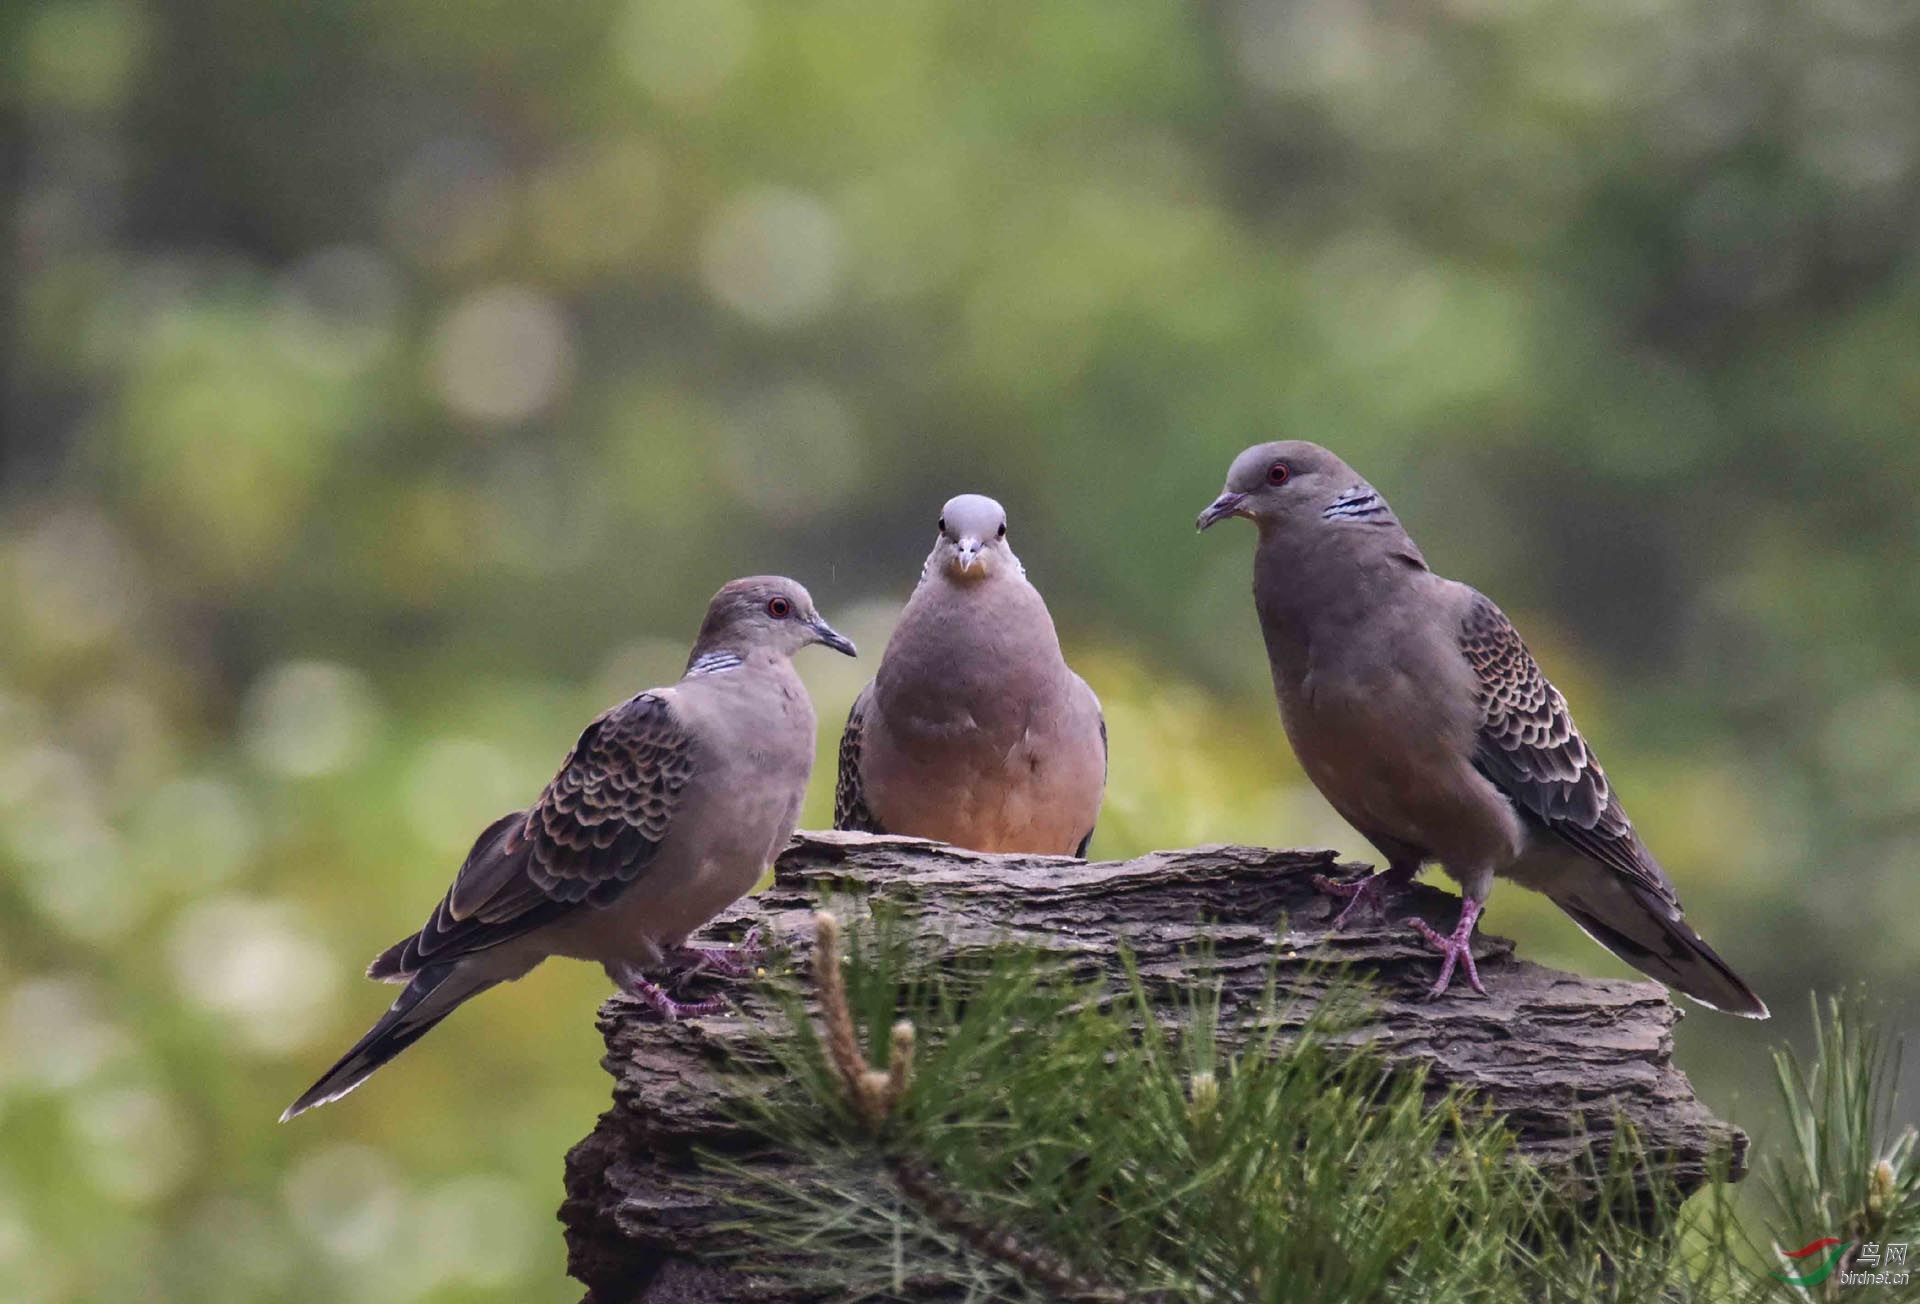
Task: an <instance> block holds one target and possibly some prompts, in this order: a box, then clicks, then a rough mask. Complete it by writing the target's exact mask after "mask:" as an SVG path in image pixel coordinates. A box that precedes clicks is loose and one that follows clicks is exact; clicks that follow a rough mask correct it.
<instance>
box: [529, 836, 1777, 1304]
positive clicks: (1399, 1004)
mask: <svg viewBox="0 0 1920 1304" xmlns="http://www.w3.org/2000/svg"><path fill="white" fill-rule="evenodd" d="M1364 872H1366V868H1365V867H1364V866H1360V865H1350V864H1341V863H1338V862H1337V861H1336V859H1335V856H1334V853H1332V852H1330V851H1281V850H1269V849H1266V848H1260V847H1245V846H1206V847H1195V848H1191V849H1188V850H1181V851H1157V852H1154V853H1152V854H1150V855H1146V856H1141V857H1139V858H1138V859H1134V860H1125V861H1100V862H1092V863H1082V862H1079V861H1073V860H1065V859H1059V858H1053V857H1044V856H995V855H985V854H981V853H977V852H969V851H961V850H959V849H957V848H953V847H949V846H945V845H943V844H940V843H931V842H923V841H920V840H918V839H913V838H894V837H873V836H869V835H866V834H858V833H802V834H800V835H799V836H798V837H796V838H795V840H794V842H793V844H792V846H790V847H789V848H788V849H787V851H786V852H785V854H783V855H782V856H781V858H780V862H779V864H778V866H777V867H776V870H775V876H774V882H773V885H772V886H771V887H770V888H769V889H768V890H767V891H765V892H763V893H761V894H759V895H758V896H756V897H753V898H750V899H749V900H747V901H745V902H742V903H741V904H740V905H739V906H738V907H736V908H735V909H734V910H732V911H730V912H729V913H728V914H727V915H726V916H724V917H723V919H722V920H721V921H720V923H719V924H718V925H717V926H716V929H715V930H713V931H716V932H729V933H734V934H736V935H737V933H738V932H739V931H741V929H742V928H743V927H744V926H745V925H746V924H749V923H758V924H759V925H760V926H761V928H762V930H763V931H764V932H765V933H767V934H769V935H770V936H771V937H773V938H774V939H777V941H778V942H779V943H780V944H781V945H784V946H790V947H792V948H794V952H795V956H796V959H800V958H801V957H803V956H804V953H805V950H806V947H807V945H808V941H807V939H809V938H810V937H811V936H812V926H811V920H812V916H813V913H814V912H815V911H816V910H819V909H821V908H822V907H826V908H829V909H833V910H835V911H836V912H840V913H842V915H843V917H847V916H849V915H851V914H854V913H858V912H860V911H861V910H862V908H863V907H862V905H861V902H862V900H863V899H878V900H884V901H887V902H889V903H891V905H892V906H893V907H894V908H896V909H897V911H898V913H899V915H900V916H901V917H902V919H903V920H905V921H906V923H907V926H909V927H910V928H912V929H914V930H916V931H918V932H921V933H924V934H925V935H928V936H930V937H936V938H938V939H940V940H941V943H942V944H943V945H945V946H949V947H952V948H957V949H961V950H964V949H967V948H971V947H983V946H987V945H992V944H996V943H1003V942H1006V941H1009V940H1014V941H1019V942H1022V943H1026V944H1029V945H1032V946H1034V947H1037V948H1039V949H1041V950H1044V951H1048V952H1053V953H1057V954H1059V955H1061V956H1063V957H1066V958H1068V959H1070V960H1071V961H1072V962H1073V963H1074V964H1075V965H1077V966H1083V967H1088V968H1092V967H1098V968H1101V969H1105V970H1107V971H1109V972H1116V973H1117V972H1118V969H1119V946H1120V944H1121V943H1125V945H1126V946H1127V947H1129V948H1130V949H1131V950H1132V953H1133V955H1134V957H1135V960H1136V963H1137V965H1138V967H1139V969H1140V972H1141V974H1142V975H1143V977H1144V978H1145V979H1146V981H1147V983H1148V984H1149V986H1150V988H1151V989H1152V990H1153V991H1154V992H1155V994H1156V995H1157V996H1159V995H1164V997H1165V999H1166V1002H1167V1011H1168V1017H1169V1018H1172V1017H1175V1014H1176V1010H1177V1000H1178V996H1177V993H1178V991H1179V990H1180V988H1181V986H1182V985H1183V984H1185V983H1186V982H1187V981H1188V980H1190V978H1191V977H1192V973H1191V964H1190V957H1191V956H1192V955H1193V954H1194V953H1195V952H1196V951H1197V950H1199V949H1200V948H1202V947H1204V948H1206V949H1207V950H1208V951H1210V952H1211V955H1212V957H1213V969H1214V972H1215V973H1216V974H1217V976H1218V978H1219V980H1220V981H1221V982H1222V983H1223V988H1224V990H1223V996H1224V1003H1225V1005H1226V1006H1227V1007H1228V1008H1229V1009H1231V1008H1232V1007H1233V1006H1235V1005H1239V1004H1244V1003H1247V1002H1254V1001H1257V1000H1259V998H1260V996H1261V993H1262V992H1263V990H1264V988H1265V984H1266V982H1267V975H1268V973H1269V970H1270V967H1272V966H1274V964H1275V959H1276V955H1277V956H1278V966H1277V971H1278V974H1279V981H1280V984H1281V988H1282V991H1283V994H1295V995H1299V996H1303V997H1306V998H1308V999H1311V998H1312V997H1314V996H1315V995H1316V994H1317V993H1318V992H1319V991H1321V990H1323V989H1324V988H1325V986H1326V985H1327V983H1329V982H1330V981H1333V980H1334V978H1335V976H1336V975H1341V974H1353V973H1366V974H1369V975H1371V976H1372V978H1373V982H1374V987H1375V995H1376V1001H1375V1004H1374V1006H1373V1016H1374V1017H1373V1020H1372V1022H1370V1023H1369V1024H1367V1025H1366V1026H1364V1027H1361V1028H1358V1029H1356V1030H1354V1032H1353V1033H1352V1034H1351V1035H1352V1036H1353V1037H1354V1038H1355V1039H1356V1040H1366V1041H1369V1042H1371V1043H1372V1044H1373V1046H1374V1047H1375V1048H1376V1049H1378V1050H1380V1051H1382V1052H1383V1053H1385V1054H1387V1055H1389V1056H1390V1057H1392V1058H1393V1059H1394V1060H1396V1061H1400V1062H1414V1063H1419V1064H1423V1065H1425V1066H1426V1067H1427V1070H1428V1073H1429V1079H1430V1081H1431V1082H1433V1083H1434V1084H1435V1085H1436V1087H1438V1086H1439V1085H1442V1084H1445V1085H1458V1086H1462V1087H1466V1088H1468V1089H1470V1090H1472V1091H1474V1092H1475V1093H1477V1094H1478V1095H1479V1096H1480V1097H1481V1098H1483V1099H1485V1100H1486V1101H1487V1102H1488V1103H1490V1104H1491V1105H1492V1107H1493V1108H1495V1109H1496V1110H1498V1111H1500V1112H1501V1113H1502V1114H1504V1115H1505V1117H1506V1119H1507V1122H1508V1125H1509V1126H1510V1127H1511V1128H1512V1129H1513V1131H1514V1133H1515V1136H1516V1138H1517V1142H1518V1148H1519V1150H1520V1152H1521V1153H1523V1154H1525V1155H1527V1156H1529V1157H1530V1158H1532V1159H1533V1160H1535V1161H1536V1162H1538V1163H1540V1164H1542V1165H1544V1166H1547V1167H1549V1168H1551V1167H1553V1166H1556V1165H1559V1166H1565V1165H1568V1164H1570V1163H1573V1162H1575V1161H1576V1160H1578V1159H1579V1158H1580V1156H1581V1155H1582V1154H1583V1153H1585V1152H1586V1150H1587V1148H1588V1147H1589V1146H1591V1147H1592V1149H1593V1151H1594V1152H1596V1153H1599V1154H1602V1155H1604V1154H1606V1153H1607V1152H1608V1151H1609V1150H1610V1148H1611V1146H1612V1144H1613V1140H1614V1137H1615V1135H1616V1126H1617V1121H1618V1120H1621V1119H1624V1120H1626V1121H1627V1122H1628V1123H1629V1124H1630V1125H1631V1126H1632V1128H1633V1129H1634V1131H1635V1133H1636V1134H1637V1136H1638V1138H1639V1140H1640V1141H1641V1143H1642V1144H1643V1145H1644V1146H1645V1147H1646V1149H1647V1151H1648V1152H1649V1153H1652V1154H1655V1155H1659V1156H1661V1157H1662V1158H1663V1161H1664V1167H1665V1170H1666V1174H1667V1176H1668V1179H1669V1181H1670V1183H1671V1185H1670V1186H1669V1185H1666V1184H1660V1185H1655V1184H1652V1183H1649V1184H1648V1185H1646V1186H1645V1187H1643V1188H1641V1189H1640V1190H1638V1191H1637V1192H1636V1193H1635V1194H1636V1196H1637V1197H1638V1198H1639V1199H1640V1200H1641V1201H1642V1202H1643V1203H1648V1204H1651V1203H1653V1202H1658V1201H1665V1200H1670V1199H1672V1198H1673V1197H1674V1195H1675V1194H1678V1195H1681V1196H1684V1195H1685V1194H1687V1193H1690V1192H1691V1191H1693V1190H1695V1189H1697V1188H1698V1187H1699V1186H1700V1185H1702V1184H1703V1183H1704V1182H1706V1181H1707V1180H1708V1178H1709V1176H1710V1174H1711V1173H1712V1172H1713V1171H1714V1168H1715V1165H1716V1164H1718V1163H1730V1165H1731V1175H1732V1176H1734V1177H1736V1178H1737V1177H1739V1176H1741V1175H1743V1174H1744V1171H1745V1167H1746V1156H1747V1138H1746V1135H1745V1134H1744V1133H1742V1132H1741V1131H1740V1130H1739V1129H1737V1128H1735V1127H1733V1126H1731V1125H1729V1124H1727V1123H1725V1122H1722V1121H1721V1120H1719V1119H1716V1118H1715V1117H1713V1115H1712V1114H1710V1113H1709V1112H1708V1111H1707V1109H1706V1107H1705V1106H1703V1105H1702V1104H1701V1103H1700V1101H1699V1100H1698V1099H1697V1098H1696V1097H1695V1096H1694V1094H1693V1088H1692V1086H1691V1084H1689V1083H1688V1081H1687V1077H1686V1075H1685V1074H1684V1073H1682V1072H1681V1071H1680V1070H1679V1069H1678V1068H1676V1067H1675V1066H1674V1063H1673V1027H1674V1024H1675V1023H1676V1022H1677V1021H1678V1019H1679V1018H1680V1017H1681V1011H1680V1010H1679V1009H1678V1008H1677V1007H1675V1005H1674V1004H1673V1002H1672V1001H1671V1000H1670V999H1669V998H1668V996H1667V994H1666V992H1665V990H1664V989H1662V988H1661V987H1660V986H1658V985H1657V984H1654V983H1645V982H1628V981H1622V980H1618V979H1596V978H1581V977H1578V976H1576V975H1573V974H1568V973H1562V972H1560V971H1558V970H1554V969H1548V968H1544V967H1542V966H1540V965H1537V964H1533V963H1531V962H1529V961H1526V960H1521V959H1518V958H1516V957H1515V956H1514V954H1513V944H1512V943H1511V942H1509V941H1507V940H1505V939H1503V938H1499V937H1495V936H1490V935H1485V934H1483V935H1482V936H1480V937H1479V938H1478V940H1477V941H1476V944H1475V947H1474V954H1475V957H1476V959H1478V961H1479V964H1480V967H1481V973H1482V976H1483V977H1484V979H1485V980H1486V984H1487V988H1488V990H1489V992H1490V993H1491V995H1490V996H1487V997H1484V998H1483V997H1479V996H1475V995H1473V994H1472V993H1471V992H1470V991H1468V990H1467V989H1466V987H1465V984H1464V983H1456V984H1455V988H1454V991H1453V993H1451V994H1449V995H1448V996H1446V997H1444V998H1442V999H1441V1000H1438V1001H1428V1000H1425V999H1424V997H1425V993H1426V989H1427V986H1428V985H1429V984H1430V983H1431V982H1432V980H1433V974H1434V971H1435V963H1436V961H1435V956H1434V953H1433V952H1432V951H1431V950H1429V949H1428V948H1427V947H1426V946H1425V945H1424V943H1422V942H1421V941H1420V940H1419V939H1418V938H1417V937H1416V936H1415V935H1414V934H1413V932H1412V931H1411V930H1410V929H1409V928H1407V927H1406V926H1405V925H1404V924H1403V923H1402V922H1401V920H1402V919H1403V918H1404V917H1406V916H1408V915H1417V916H1420V917H1422V918H1424V919H1426V920H1427V921H1428V922H1429V923H1431V924H1433V925H1434V926H1435V927H1436V928H1439V929H1441V930H1442V931H1445V930H1447V929H1449V928H1451V927H1452V924H1453V921H1454V915H1455V914H1456V913H1457V910H1458V900H1457V898H1455V897H1453V896H1451V895H1449V894H1448V893H1445V892H1442V891H1440V890H1438V889H1435V888H1431V887H1427V886H1425V885H1419V884H1416V885H1415V886H1414V887H1413V888H1412V889H1411V890H1410V891H1409V892H1408V894H1407V895H1406V896H1405V897H1404V898H1403V899H1402V900H1400V901H1398V902H1396V903H1395V904H1394V907H1393V909H1392V911H1391V913H1390V917H1389V919H1388V920H1387V921H1385V922H1374V921H1368V922H1367V923H1366V924H1364V925H1360V926H1350V927H1349V928H1348V929H1346V930H1344V931H1341V932H1338V933H1335V932H1332V931H1330V927H1329V926H1330V921H1331V918H1332V914H1333V910H1334V906H1335V905H1336V904H1337V903H1335V902H1333V901H1330V900H1329V899H1328V898H1326V897H1324V896H1322V895H1321V894H1320V893H1318V892H1317V891H1316V890H1315V889H1314V888H1313V886H1312V883H1311V881H1310V880H1311V879H1312V877H1313V876H1314V875H1315V874H1326V875H1329V876H1332V877H1346V876H1351V875H1357V874H1361V873H1364ZM1309 960H1311V961H1313V963H1311V964H1309V963H1308V962H1309ZM769 1017H773V1011H772V1010H771V1008H770V1005H769V1003H768V1002H766V1001H764V1000H763V999H761V998H759V997H758V996H756V995H754V994H752V993H746V994H745V995H744V996H743V998H742V999H741V1000H740V1001H739V1004H738V1006H737V1009H736V1010H735V1011H734V1012H731V1013H728V1014H725V1015H720V1016H717V1017H714V1018H703V1019H692V1020H688V1021H686V1022H682V1023H678V1024H663V1023H662V1022H660V1021H659V1020H658V1018H657V1017H656V1016H654V1015H653V1013H652V1012H651V1011H649V1010H647V1009H646V1008H645V1007H643V1006H642V1005H641V1004H640V1003H638V1002H636V1001H634V1000H632V999H630V998H628V997H625V996H615V997H613V998H612V999H610V1000H608V1001H607V1002H606V1003H605V1004H604V1005H603V1006H601V1009H600V1015H599V1026H600V1030H601V1032H602V1033H603V1034H604V1035H605V1037H606V1044H607V1055H606V1058H605V1060H604V1061H603V1063H604V1065H605V1067H606V1069H607V1071H608V1072H609V1073H610V1074H612V1075H613V1079H614V1091H613V1107H612V1108H611V1109H609V1110H608V1111H607V1112H606V1113H605V1114H603V1115H601V1117H600V1119H599V1122H598V1123H597V1124H596V1125H595V1127H594V1130H593V1132H592V1134H591V1135H589V1136H588V1137H587V1138H586V1139H585V1140H583V1141H581V1142H580V1143H579V1144H578V1145H576V1146H575V1147H574V1148H573V1150H572V1151H571V1152H570V1153H569V1154H568V1156H567V1165H566V1190H567V1197H566V1201H565V1203H564V1204H563V1205H562V1206H561V1210H560V1219H561V1221H562V1223H563V1224H565V1227H566V1236H567V1248H568V1269H569V1271H570V1272H571V1274H572V1275H573V1276H574V1277H575V1278H577V1279H578V1280H579V1281H581V1282H583V1283H585V1285H586V1286H587V1288H588V1290H587V1296H586V1300H587V1302H588V1304H692V1302H694V1301H699V1302H700V1304H730V1302H731V1301H736V1300H737V1301H747V1300H753V1301H780V1300H787V1299H793V1298H797V1297H795V1296H793V1295H791V1294H788V1293H784V1292H783V1291H782V1289H781V1288H780V1287H779V1286H778V1285H777V1284H776V1283H774V1282H772V1281H769V1280H759V1279H756V1278H754V1277H753V1276H752V1275H751V1274H749V1273H744V1272H741V1271H738V1270H735V1269H729V1268H727V1267H724V1266H719V1265H717V1264H716V1262H715V1260H714V1253H715V1251H718V1250H723V1249H724V1248H725V1247H724V1246H722V1245H721V1244H720V1243H719V1241H718V1233H717V1231H716V1225H717V1224H718V1223H721V1222H723V1221H725V1219H726V1217H727V1216H728V1215H727V1214H726V1213H725V1212H724V1211H725V1209H726V1205H727V1201H728V1195H729V1180H728V1179H727V1177H726V1176H725V1175H724V1174H720V1173H715V1172H713V1171H711V1170H704V1169H702V1168H701V1167H700V1166H699V1165H698V1163H697V1162H696V1158H695V1152H696V1151H697V1150H698V1149H706V1150H709V1151H723V1150H724V1151H729V1152H737V1153H748V1152H752V1151H753V1138H750V1137H746V1136H743V1135H741V1131H740V1128H739V1127H738V1126H737V1124H736V1123H735V1122H734V1121H733V1119H732V1118H730V1117H729V1116H728V1114H727V1113H726V1112H725V1111H723V1110H722V1109H721V1108H720V1107H719V1101H720V1100H721V1098H722V1094H723V1092H724V1090H725V1084H726V1073H727V1070H726V1068H725V1065H726V1063H727V1062H728V1061H729V1059H730V1058H731V1057H732V1056H733V1055H734V1054H735V1053H737V1052H738V1051H739V1050H741V1049H742V1048H743V1047H745V1046H746V1045H747V1043H748V1042H749V1040H750V1039H751V1038H752V1037H753V1036H755V1035H756V1034H755V1031H754V1029H755V1025H756V1023H757V1021H759V1020H763V1019H766V1018H769ZM767 1162H779V1161H778V1160H777V1159H774V1158H769V1159H768V1160H767Z"/></svg>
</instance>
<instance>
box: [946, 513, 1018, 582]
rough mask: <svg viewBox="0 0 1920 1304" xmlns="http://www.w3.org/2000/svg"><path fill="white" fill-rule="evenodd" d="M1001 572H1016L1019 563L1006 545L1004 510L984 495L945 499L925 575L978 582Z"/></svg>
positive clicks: (1005, 517)
mask: <svg viewBox="0 0 1920 1304" xmlns="http://www.w3.org/2000/svg"><path fill="white" fill-rule="evenodd" d="M1002 571H1006V572H1010V573H1012V574H1015V575H1017V574H1019V573H1020V560H1019V558H1017V557H1015V556H1014V555H1013V549H1012V548H1010V547H1008V546H1007V509H1006V508H1004V507H1002V506H1001V505H1000V504H999V503H996V502H995V501H993V499H991V498H988V497H987V496H986V495H984V494H961V495H959V496H958V497H955V498H949V499H947V505H946V506H945V507H942V508H941V509H940V533H939V536H938V537H936V538H935V539H934V541H933V552H932V554H931V555H930V556H928V558H927V566H926V573H927V574H929V575H931V574H943V575H947V576H950V577H951V578H953V579H957V580H982V579H986V578H987V577H988V576H990V575H997V574H1000V573H1001V572H1002Z"/></svg>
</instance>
